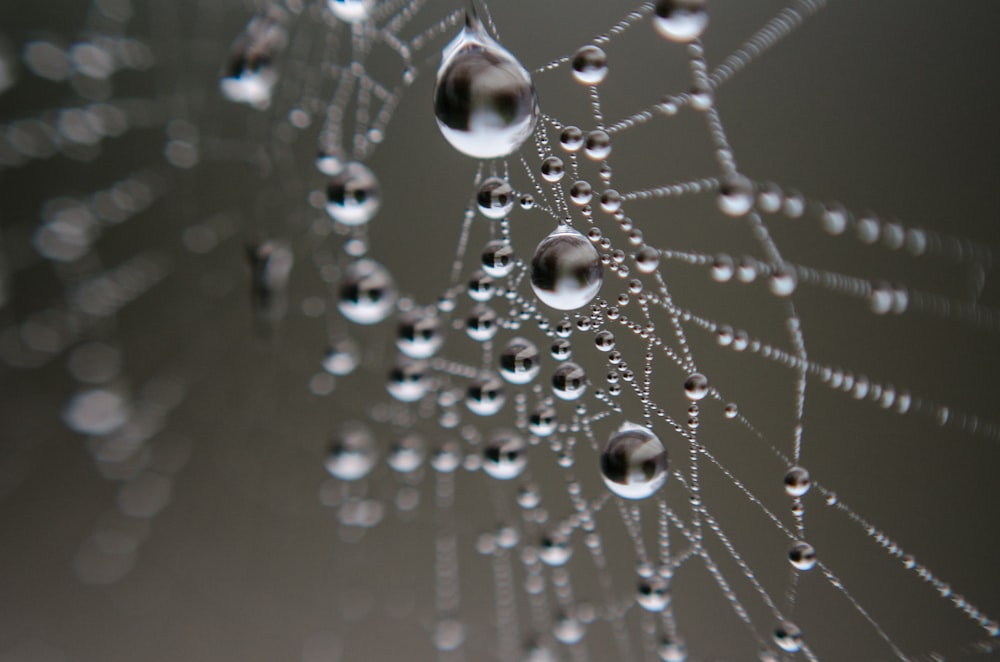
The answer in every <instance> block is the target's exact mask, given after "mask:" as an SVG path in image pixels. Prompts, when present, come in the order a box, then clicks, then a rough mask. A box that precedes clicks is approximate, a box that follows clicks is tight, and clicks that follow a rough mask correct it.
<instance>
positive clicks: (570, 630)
mask: <svg viewBox="0 0 1000 662" xmlns="http://www.w3.org/2000/svg"><path fill="white" fill-rule="evenodd" d="M552 634H553V635H555V638H556V639H558V640H559V641H560V642H562V643H564V644H566V645H567V646H572V645H573V644H576V643H579V642H580V640H581V639H583V636H584V635H585V634H587V629H586V628H585V627H583V623H581V622H580V621H579V619H576V618H573V617H571V616H565V615H564V616H562V617H561V618H560V619H559V620H557V621H556V624H555V626H554V627H553V628H552Z"/></svg>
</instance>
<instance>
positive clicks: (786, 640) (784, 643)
mask: <svg viewBox="0 0 1000 662" xmlns="http://www.w3.org/2000/svg"><path fill="white" fill-rule="evenodd" d="M774 643H776V644H778V648H780V649H781V650H783V651H785V652H786V653H797V652H799V651H800V650H802V630H800V629H799V627H798V626H797V625H795V624H794V623H789V622H788V621H785V622H784V623H781V624H780V625H778V627H776V628H775V629H774Z"/></svg>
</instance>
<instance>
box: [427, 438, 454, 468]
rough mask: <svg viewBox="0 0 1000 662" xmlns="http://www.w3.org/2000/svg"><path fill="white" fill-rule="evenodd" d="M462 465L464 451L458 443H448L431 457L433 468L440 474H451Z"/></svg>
mask: <svg viewBox="0 0 1000 662" xmlns="http://www.w3.org/2000/svg"><path fill="white" fill-rule="evenodd" d="M461 464H462V449H461V447H460V446H459V445H458V443H457V442H454V441H446V442H444V444H442V445H441V447H440V448H438V449H437V450H436V451H434V455H432V456H431V466H432V467H433V468H434V471H437V472H439V473H451V472H453V471H455V470H456V469H458V467H460V466H461Z"/></svg>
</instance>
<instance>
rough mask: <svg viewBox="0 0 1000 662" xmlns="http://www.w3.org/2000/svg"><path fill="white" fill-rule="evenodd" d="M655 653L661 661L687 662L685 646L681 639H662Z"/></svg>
mask: <svg viewBox="0 0 1000 662" xmlns="http://www.w3.org/2000/svg"><path fill="white" fill-rule="evenodd" d="M656 655H657V656H658V657H659V658H660V660H661V662H687V659H688V652H687V646H686V645H685V644H684V642H683V641H674V640H672V639H663V640H662V641H661V642H660V645H659V646H657V647H656Z"/></svg>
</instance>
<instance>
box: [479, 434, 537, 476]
mask: <svg viewBox="0 0 1000 662" xmlns="http://www.w3.org/2000/svg"><path fill="white" fill-rule="evenodd" d="M527 464H528V446H527V445H526V444H525V443H524V440H523V439H521V437H520V436H519V435H518V434H517V433H515V432H512V431H510V430H501V431H499V432H496V433H495V434H494V435H493V437H492V438H491V439H490V441H489V443H487V444H486V446H485V447H484V448H483V471H485V472H486V473H487V474H488V475H490V476H492V477H493V478H497V479H499V480H510V479H512V478H517V477H518V476H520V475H521V473H522V472H524V468H525V466H527Z"/></svg>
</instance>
